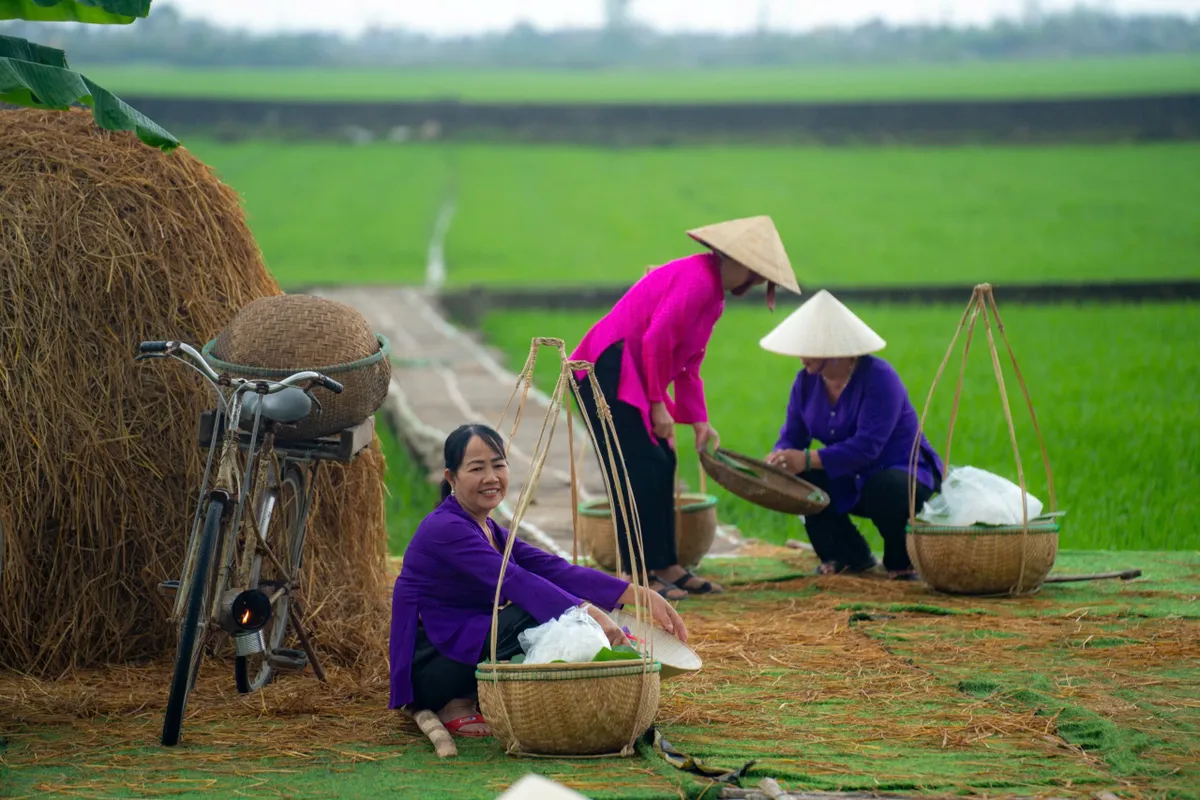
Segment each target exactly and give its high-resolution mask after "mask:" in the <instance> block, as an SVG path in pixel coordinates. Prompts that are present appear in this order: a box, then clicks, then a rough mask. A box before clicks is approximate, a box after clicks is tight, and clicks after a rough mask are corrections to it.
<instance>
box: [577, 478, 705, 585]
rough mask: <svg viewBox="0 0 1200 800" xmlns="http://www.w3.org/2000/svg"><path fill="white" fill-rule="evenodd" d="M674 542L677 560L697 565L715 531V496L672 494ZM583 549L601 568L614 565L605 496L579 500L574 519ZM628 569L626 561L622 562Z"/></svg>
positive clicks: (611, 528) (613, 541)
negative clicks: (577, 513) (673, 501)
mask: <svg viewBox="0 0 1200 800" xmlns="http://www.w3.org/2000/svg"><path fill="white" fill-rule="evenodd" d="M675 510H676V514H675V546H676V549H677V550H678V554H679V563H680V564H681V565H682V566H685V567H688V568H694V567H696V566H699V564H700V561H701V560H702V559H703V558H704V556H706V555H708V551H709V549H710V548H711V547H712V543H713V540H714V539H715V538H716V535H717V498H716V497H714V496H713V495H711V494H699V493H694V492H688V493H683V494H680V495H677V496H676V498H675ZM576 524H577V525H578V528H579V538H580V540H581V541H582V542H583V547H584V552H585V553H587V554H588V555H590V556H591V557H592V560H593V561H595V562H596V563H597V564H598V565H599V566H600V567H601V569H606V570H608V571H609V572H615V571H616V569H617V540H616V532H615V530H614V526H613V515H612V509H611V508H610V507H609V502H608V498H606V497H597V498H595V499H593V500H588V501H587V502H584V503H580V504H579V517H578V522H577V523H576ZM624 567H625V571H626V572H628V571H629V568H630V565H629V564H625V565H624Z"/></svg>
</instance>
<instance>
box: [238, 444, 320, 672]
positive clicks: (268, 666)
mask: <svg viewBox="0 0 1200 800" xmlns="http://www.w3.org/2000/svg"><path fill="white" fill-rule="evenodd" d="M278 474H279V473H278V469H277V467H273V468H272V469H271V470H270V472H269V475H270V477H269V481H270V486H269V487H268V488H267V489H266V491H264V492H263V493H262V495H261V496H260V500H259V503H258V524H259V530H261V531H263V532H264V535H265V536H266V539H267V545H268V546H269V547H270V548H271V552H272V553H273V554H274V556H275V558H276V559H278V560H279V563H280V564H281V565H282V566H283V568H284V569H285V570H286V571H287V573H288V574H292V573H294V572H295V571H296V570H297V569H299V566H300V549H301V547H302V546H303V544H304V542H303V530H302V527H301V524H302V522H303V520H302V515H303V503H304V475H303V473H301V472H300V470H299V469H298V468H297V467H296V466H294V465H289V466H287V467H286V468H285V471H284V473H283V479H282V480H278V478H277V476H278ZM284 584H285V579H284V577H283V575H282V574H281V573H280V571H279V568H278V567H277V566H276V565H275V562H274V561H272V560H271V559H269V558H267V557H265V556H264V555H263V554H262V553H261V552H258V553H255V555H254V560H253V562H252V565H251V568H250V581H249V585H248V588H250V589H262V591H264V592H265V593H266V594H267V595H268V596H272V595H276V593H278V595H277V596H276V597H275V600H274V602H273V603H272V604H271V619H270V620H269V621H268V622H267V624H266V625H265V626H263V629H262V630H261V631H260V632H259V633H260V635H261V636H262V646H263V651H262V652H261V653H256V654H253V655H246V656H237V657H236V659H235V661H234V669H233V674H234V679H235V681H236V682H237V690H238V692H240V693H242V694H247V693H249V692H255V691H258V690H259V689H261V688H262V687H264V686H266V685H267V684H268V683H270V681H271V678H272V677H273V675H274V673H275V667H274V665H273V664H272V661H275V662H277V663H281V664H293V665H297V666H299V667H300V669H303V662H304V661H305V660H306V659H304V657H303V653H302V652H296V651H289V650H284V649H283V645H284V640H285V638H286V637H287V632H288V627H289V621H288V611H289V609H290V607H291V595H290V594H289V593H287V592H281V591H280V590H281V589H282V588H283V587H284Z"/></svg>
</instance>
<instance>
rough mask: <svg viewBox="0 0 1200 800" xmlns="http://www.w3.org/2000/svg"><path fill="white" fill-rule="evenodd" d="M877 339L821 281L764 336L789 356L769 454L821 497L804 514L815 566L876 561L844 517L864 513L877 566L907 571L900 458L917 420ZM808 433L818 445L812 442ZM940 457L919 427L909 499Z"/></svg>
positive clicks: (906, 456) (935, 479)
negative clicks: (816, 509)
mask: <svg viewBox="0 0 1200 800" xmlns="http://www.w3.org/2000/svg"><path fill="white" fill-rule="evenodd" d="M885 344H886V343H885V342H884V340H883V339H881V338H880V337H879V335H878V334H876V333H875V331H873V330H871V329H870V328H869V327H868V326H867V324H866V323H865V322H863V321H862V320H861V319H859V318H858V317H857V316H856V315H855V314H854V312H852V311H851V310H850V309H848V308H846V306H844V305H843V304H842V303H841V302H840V301H839V300H837V298H835V297H834V296H833V295H831V294H830V293H829V292H827V291H825V290H821V291H820V292H818V293H817V294H815V295H813V297H812V299H811V300H809V301H808V302H806V303H804V304H803V305H802V306H800V308H798V309H796V311H794V312H793V313H792V314H791V316H789V317H788V318H787V319H785V320H784V321H783V322H781V323H779V326H778V327H776V328H775V330H773V331H771V333H769V334H767V335H766V336H765V337H763V339H762V341H761V342H760V345H761V346H762V347H763V349H765V350H769V351H771V352H773V353H779V354H781V355H787V356H795V357H798V358H799V359H800V360H801V361H802V362H803V364H804V368H803V369H801V370H800V372H799V374H797V375H796V380H795V383H793V384H792V393H791V397H790V398H789V399H788V406H787V417H786V418H785V420H784V423H783V428H782V429H781V430H780V431H779V440H778V441H777V442H776V443H775V448H774V450H772V451H771V453H770V455H768V456H767V458H766V460H767V462H768V463H771V464H774V465H776V466H779V467H782V468H784V469H786V470H788V471H789V472H791V473H793V474H795V475H799V476H800V477H801V478H803V479H804V480H806V481H808V482H809V483H812V484H813V485H815V486H819V487H820V488H821V489H823V490H824V491H825V492H826V493H827V494H828V495H829V497H830V501H831V502H830V504H829V505H828V506H827V507H826V508H825V509H824V510H823V511H821V513H819V514H815V515H813V516H810V517H805V518H804V527H805V530H806V531H807V533H808V539H809V541H810V542H811V543H812V546H813V549H814V550H815V551H816V554H817V557H818V558H819V559H820V560H821V564H820V566H818V567H817V573H818V574H820V575H831V574H835V573H838V572H852V573H858V572H865V571H866V570H869V569H872V568H874V567H875V566H877V564H878V562H877V561H876V560H875V557H874V556H873V555H871V548H870V546H869V545H868V544H867V542H866V540H865V539H863V537H862V534H861V533H859V531H858V528H856V527H855V525H854V523H853V522H851V521H850V517H851V515H853V516H856V517H865V518H867V519H869V520H871V522H873V523H874V524H875V527H876V528H878V529H879V533H880V535H881V536H882V537H883V545H884V549H883V565H884V567H885V568H886V569H887V571H888V577H889V578H892V579H893V580H916V579H917V577H918V576H917V574H916V571H915V570H914V569H913V565H912V562H911V561H910V560H909V558H908V550H907V548H906V547H905V537H906V535H907V534H906V530H905V529H906V526H907V524H908V509H909V506H908V502H909V464H910V459H911V454H912V446H913V442H914V441H915V440H916V437H917V434H918V429H919V427H920V424H919V420H918V418H917V412H916V410H915V409H914V408H913V405H912V402H911V401H910V400H909V398H908V392H907V390H906V389H905V388H904V384H903V382H901V380H900V376H899V375H898V374H896V370H895V369H893V368H892V365H891V364H889V363H888V362H886V361H884V360H883V359H882V358H879V357H878V356H873V355H868V354H869V353H873V352H875V351H878V350H881V349H883V347H884V346H885ZM814 439H815V440H817V441H819V442H821V443H823V444H824V447H821V448H819V449H815V448H813V447H812V444H813V441H814ZM941 482H942V462H941V459H939V458H938V455H937V453H936V452H934V450H933V447H932V446H930V444H929V441H928V440H927V439H926V438H925V435H924V434H921V444H920V454H919V456H918V458H917V508H918V509H920V508H921V506H922V505H924V504H925V501H926V500H928V499H929V498H930V497H931V496H932V495H933V494H934V493H935V492H938V491H940V490H941Z"/></svg>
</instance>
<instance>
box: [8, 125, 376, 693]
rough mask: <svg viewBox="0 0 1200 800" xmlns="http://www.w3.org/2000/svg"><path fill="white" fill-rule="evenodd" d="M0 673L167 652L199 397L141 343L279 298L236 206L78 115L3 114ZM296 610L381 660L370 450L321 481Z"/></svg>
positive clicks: (204, 327) (190, 160)
mask: <svg viewBox="0 0 1200 800" xmlns="http://www.w3.org/2000/svg"><path fill="white" fill-rule="evenodd" d="M0 154H2V155H0V464H3V468H2V469H0V530H3V531H4V539H5V546H4V548H3V554H2V555H0V559H2V560H0V632H2V635H0V669H5V668H7V669H16V670H20V671H25V672H31V673H34V674H39V675H45V674H49V673H57V672H60V671H62V670H65V669H69V668H72V667H82V666H88V665H94V664H101V663H111V662H121V661H129V660H133V659H142V658H146V657H159V656H163V655H168V656H169V655H171V654H172V653H173V649H174V647H175V636H176V635H175V632H174V631H173V630H171V629H170V627H169V626H168V625H167V623H166V617H167V613H168V605H167V603H166V601H165V600H164V599H162V598H161V597H160V596H159V595H158V594H157V592H156V590H155V587H156V586H157V585H158V583H159V582H160V581H162V580H165V579H171V578H178V577H179V575H178V573H179V570H180V568H181V565H182V560H183V550H184V545H185V541H186V536H187V531H188V526H189V524H190V520H191V512H192V510H193V507H194V503H195V496H196V491H197V489H198V486H199V481H200V478H201V475H202V473H203V460H202V451H201V449H200V448H199V447H198V446H197V441H196V420H197V416H198V414H199V413H200V412H201V411H202V410H203V409H205V408H206V407H208V406H209V405H210V404H211V402H212V399H211V393H210V391H209V390H208V389H207V387H206V386H205V385H204V384H203V383H202V382H201V380H200V379H199V377H198V376H197V375H195V374H194V373H192V372H191V371H190V370H188V369H186V368H185V367H183V366H182V365H179V364H175V363H174V362H150V363H148V364H135V363H134V361H133V355H134V353H135V349H136V346H137V343H138V342H139V341H141V340H145V339H166V338H172V339H182V340H185V341H190V342H193V343H195V344H197V345H199V344H203V343H204V342H205V341H207V340H208V339H210V338H212V337H213V336H214V335H216V334H217V332H218V331H220V330H221V328H222V327H223V326H224V325H225V324H226V323H227V322H229V320H230V319H231V318H232V317H233V315H234V313H235V312H236V311H237V310H238V309H239V308H241V307H242V306H244V305H245V304H246V303H248V302H250V301H252V300H254V299H256V298H259V297H264V296H268V295H273V294H279V293H280V289H279V286H278V284H277V283H276V282H275V281H274V279H273V278H272V277H271V275H270V273H268V271H267V269H266V266H265V265H264V263H263V260H262V256H261V254H260V252H259V250H258V248H257V246H256V245H255V242H254V239H253V237H252V236H251V233H250V230H249V228H248V227H247V225H246V221H245V217H244V214H243V211H242V209H241V206H240V203H239V199H238V197H237V195H236V194H235V193H234V192H233V191H232V190H231V189H230V188H228V187H226V186H224V185H223V184H221V183H220V182H219V181H218V180H217V178H216V177H214V175H213V174H212V173H211V172H210V171H209V169H208V168H207V167H206V166H205V165H204V164H203V163H201V162H200V161H199V160H198V159H196V158H195V157H194V156H193V155H191V154H190V153H188V152H187V151H186V150H185V149H182V148H181V149H179V150H177V151H175V152H173V153H170V154H165V153H162V152H161V151H159V150H156V149H153V148H150V147H146V146H145V145H143V144H141V143H140V142H138V141H137V139H136V138H135V137H134V136H133V135H132V134H129V133H115V134H114V133H109V132H107V131H103V130H101V129H99V128H97V127H96V126H95V125H94V124H93V121H92V119H91V114H90V112H87V111H79V110H76V111H69V112H60V111H40V110H33V109H20V110H4V111H0ZM323 472H324V473H325V478H324V479H323V481H322V484H321V485H320V486H318V489H317V503H318V507H317V509H316V510H315V515H314V519H313V520H312V521H311V522H310V532H309V536H308V542H307V553H306V559H305V560H306V565H307V567H308V569H307V570H306V572H307V575H306V576H305V577H306V579H305V582H304V586H303V591H302V595H301V597H302V599H303V601H304V607H305V611H306V613H307V614H308V615H309V618H310V621H311V622H312V623H313V624H314V627H315V634H316V638H317V647H318V649H319V652H320V653H321V654H322V655H324V656H326V657H327V658H329V659H330V660H332V661H333V662H334V663H339V662H340V663H343V664H355V663H357V662H359V661H361V660H362V659H364V658H368V659H376V660H378V659H382V658H383V655H382V653H383V647H384V642H385V641H386V604H385V597H386V594H385V589H386V587H385V581H386V575H385V546H386V545H385V541H386V535H385V529H384V519H383V485H382V472H383V457H382V455H381V453H380V450H379V446H378V442H376V443H375V444H374V445H373V446H372V447H371V448H370V450H369V451H367V452H366V453H364V454H363V455H362V456H360V458H359V459H358V460H357V461H356V463H355V464H354V465H352V466H351V467H350V468H348V469H347V468H340V467H336V466H333V467H330V468H328V469H323Z"/></svg>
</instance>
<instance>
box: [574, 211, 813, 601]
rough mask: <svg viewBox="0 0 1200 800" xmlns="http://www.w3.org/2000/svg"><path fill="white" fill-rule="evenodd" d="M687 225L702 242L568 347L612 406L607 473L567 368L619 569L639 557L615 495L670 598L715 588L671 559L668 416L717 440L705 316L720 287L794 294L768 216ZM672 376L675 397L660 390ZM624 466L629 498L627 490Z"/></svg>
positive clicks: (589, 402) (699, 444) (720, 295)
mask: <svg viewBox="0 0 1200 800" xmlns="http://www.w3.org/2000/svg"><path fill="white" fill-rule="evenodd" d="M688 235H689V236H691V237H692V238H693V239H695V240H696V241H698V242H700V243H701V244H703V245H705V246H706V247H708V248H709V251H708V252H706V253H698V254H696V255H692V256H686V257H684V258H680V259H676V260H674V261H670V262H668V263H666V264H663V265H662V266H661V267H658V268H657V269H652V270H650V271H649V272H648V273H647V274H646V275H645V276H644V277H643V278H642V279H641V280H640V281H638V282H637V283H636V284H634V286H633V287H632V288H631V289H630V290H629V291H628V292H626V293H625V296H624V297H622V298H621V299H620V300H619V301H618V302H617V304H616V305H615V306H614V307H613V309H612V311H610V312H609V313H608V314H607V315H605V316H604V317H603V318H602V319H601V320H600V321H599V322H597V323H596V324H595V325H594V326H592V328H591V330H589V331H588V333H587V335H586V336H584V337H583V341H581V342H580V343H579V346H578V347H577V348H575V352H574V353H572V354H571V358H573V359H582V360H584V361H590V362H592V363H593V364H594V365H595V370H596V379H597V382H598V383H599V384H600V390H601V391H602V392H603V393H604V397H605V399H606V400H607V402H608V405H609V407H610V408H611V410H612V418H613V427H614V429H615V431H616V436H617V441H618V442H619V444H620V457H618V456H616V455H615V454H614V461H616V463H617V474H615V475H614V474H613V472H612V468H611V466H610V463H609V460H608V458H609V457H608V452H607V450H608V448H607V444H606V443H605V441H604V439H603V434H602V431H601V428H600V427H599V426H600V420H599V417H598V416H597V411H596V401H595V397H593V395H592V390H591V386H590V384H589V382H588V381H587V380H580V379H581V378H582V377H583V374H582V373H579V374H577V375H576V376H575V377H576V380H577V381H578V382H579V388H580V394H581V396H582V398H583V411H584V413H585V414H587V415H588V417H589V418H590V420H591V423H592V426H593V428H594V429H595V431H596V436H597V438H598V439H600V451H601V452H600V453H599V454H598V455H599V457H600V464H601V469H603V470H604V472H605V474H606V475H607V476H608V480H609V482H610V483H611V485H612V487H613V490H612V491H613V493H614V497H613V498H610V499H611V500H612V501H613V504H612V509H613V519H614V522H615V523H616V526H617V534H618V535H617V539H618V542H619V544H620V563H621V565H622V569H627V568H629V567H630V565H633V567H634V568H636V569H637V571H638V572H640V571H641V569H642V565H641V564H640V563H638V561H637V560H636V556H637V553H630V552H629V547H628V545H627V543H626V539H625V537H626V531H625V523H624V519H623V518H622V515H621V513H620V508H621V505H620V503H621V499H620V498H623V501H624V504H625V508H626V509H628V512H627V513H630V514H632V513H633V508H636V509H637V515H638V520H639V522H640V524H641V530H642V546H643V549H644V550H645V555H646V563H645V568H646V569H647V570H648V571H649V572H650V576H651V584H650V585H651V588H652V589H654V590H655V591H656V592H658V593H659V594H661V595H662V596H663V597H665V598H667V599H669V600H680V599H682V598H684V597H686V596H687V595H689V594H707V593H709V592H719V591H722V590H721V587H720V586H718V585H716V584H713V583H711V582H710V581H706V580H704V579H702V578H698V577H696V576H695V575H693V574H692V573H690V572H689V571H687V570H686V569H684V568H683V567H682V566H681V565H680V564H679V563H678V562H679V557H678V555H677V554H676V548H675V463H676V462H675V459H676V456H675V425H676V424H677V423H683V424H690V425H691V426H692V427H693V428H694V429H695V432H696V449H697V450H703V449H705V448H706V447H707V446H708V445H709V444H710V443H711V444H712V445H713V446H714V447H716V446H717V445H718V444H719V442H720V439H719V437H718V435H717V432H716V430H714V429H713V427H712V425H710V424H709V422H708V409H707V404H706V402H705V399H704V383H703V382H702V381H701V379H700V365H701V363H702V362H703V360H704V352H705V348H706V347H707V346H708V340H709V337H710V336H712V331H713V326H714V325H715V324H716V322H717V320H718V319H720V317H721V313H722V312H723V311H724V310H725V292H730V293H732V294H734V295H737V296H741V295H743V294H745V293H746V292H747V291H749V290H750V288H751V287H753V286H757V285H759V284H762V283H766V284H767V307H768V308H770V309H772V310H774V307H775V285H776V284H779V285H780V286H783V287H784V288H786V289H790V290H791V291H793V292H795V293H796V294H800V286H799V285H798V283H797V281H796V275H795V273H794V272H793V271H792V266H791V264H790V263H789V261H788V257H787V253H786V252H785V251H784V249H783V242H781V241H780V239H779V233H778V232H777V231H776V230H775V225H774V223H772V221H771V218H770V217H749V218H746V219H736V220H730V221H728V222H721V223H717V224H715V225H709V226H706V227H703V228H697V229H696V230H691V231H688ZM672 384H674V388H675V397H674V399H672V398H671V396H670V395H668V394H667V389H668V387H670V386H671V385H672ZM622 460H623V462H624V463H623V464H622ZM625 471H627V472H628V475H629V484H630V486H632V488H633V497H632V498H630V497H628V496H627V493H626V489H625V475H624V472H625Z"/></svg>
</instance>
